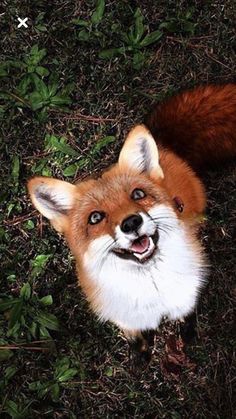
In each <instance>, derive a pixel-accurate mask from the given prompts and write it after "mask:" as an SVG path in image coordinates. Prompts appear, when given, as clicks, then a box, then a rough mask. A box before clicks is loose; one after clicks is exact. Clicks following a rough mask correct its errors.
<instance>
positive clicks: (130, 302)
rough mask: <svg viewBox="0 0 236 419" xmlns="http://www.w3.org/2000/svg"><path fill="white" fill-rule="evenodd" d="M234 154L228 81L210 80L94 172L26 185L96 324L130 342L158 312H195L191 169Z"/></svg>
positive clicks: (197, 282) (200, 260) (195, 207)
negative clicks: (58, 237)
mask: <svg viewBox="0 0 236 419" xmlns="http://www.w3.org/2000/svg"><path fill="white" fill-rule="evenodd" d="M235 156H236V84H227V85H224V86H213V85H210V86H205V87H198V88H195V89H193V90H190V91H186V92H183V93H181V94H179V95H177V96H175V97H172V98H171V99H168V100H167V101H165V102H164V103H162V104H158V105H157V107H156V108H155V109H154V110H153V112H152V113H151V114H150V116H149V117H148V118H147V119H146V123H145V125H138V126H136V127H134V128H133V129H132V130H131V132H130V133H129V135H128V137H127V139H126V141H125V143H124V146H123V148H122V150H121V153H120V156H119V159H118V162H117V164H115V165H113V166H112V167H110V168H109V169H108V170H106V171H105V172H104V173H103V174H102V175H101V177H99V178H97V179H96V178H94V179H89V180H85V181H83V182H81V183H78V184H76V185H72V184H70V183H67V182H64V181H61V180H56V179H50V178H47V177H35V178H33V179H31V180H30V181H29V183H28V188H29V193H30V196H31V199H32V202H33V204H34V205H35V207H36V208H37V209H38V210H39V211H40V212H41V213H42V214H43V215H44V216H45V217H47V218H48V219H49V220H50V222H51V223H52V225H53V226H54V227H55V229H56V230H58V231H59V232H60V233H63V234H64V236H65V238H66V240H67V243H68V245H69V247H70V249H71V251H72V253H73V254H74V256H75V259H76V265H77V272H78V278H79V283H80V285H81V287H82V289H83V292H84V293H85V295H86V297H87V300H88V301H89V303H90V305H91V307H92V309H93V311H94V312H95V313H96V314H97V316H98V317H99V318H100V319H101V320H102V321H110V322H113V323H114V324H116V325H117V326H118V327H120V328H121V329H123V330H124V332H125V334H126V336H128V337H129V338H130V339H135V338H140V337H141V336H142V332H144V331H146V330H150V329H156V328H157V327H158V325H159V324H160V322H161V320H162V319H163V317H168V318H169V319H170V320H175V319H180V318H183V317H185V316H187V315H188V314H190V313H191V312H192V311H193V310H194V308H195V305H196V302H197V299H198V295H199V292H200V291H201V288H202V286H203V284H204V282H205V280H206V270H207V269H206V259H205V255H204V251H203V249H202V246H201V243H200V241H199V238H198V234H197V233H198V227H199V225H200V223H201V220H202V215H203V214H204V210H205V205H206V195H205V190H204V186H203V184H202V181H201V180H200V178H199V177H198V175H197V174H196V172H197V173H198V174H201V171H202V168H203V166H205V167H208V166H209V165H215V166H217V165H218V163H219V162H220V161H222V160H225V159H228V158H234V157H235ZM193 169H194V170H193ZM144 346H145V345H144ZM144 346H142V350H144Z"/></svg>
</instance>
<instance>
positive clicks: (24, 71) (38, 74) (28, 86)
mask: <svg viewBox="0 0 236 419" xmlns="http://www.w3.org/2000/svg"><path fill="white" fill-rule="evenodd" d="M46 55H47V51H46V49H45V48H43V49H40V48H39V47H38V45H34V46H33V47H32V48H31V49H30V51H29V53H28V54H25V56H24V57H23V59H22V60H21V61H20V60H8V61H6V62H4V63H2V64H1V65H0V76H1V75H2V77H4V76H8V74H9V72H10V70H11V69H12V68H16V69H18V70H19V71H20V76H19V77H18V80H19V82H18V84H17V85H15V87H14V89H13V91H11V92H10V91H1V92H0V99H2V100H4V103H5V105H2V106H1V112H2V113H4V111H5V110H6V109H7V107H10V108H11V107H20V108H30V109H31V110H32V111H35V112H37V116H38V119H40V120H41V121H42V120H45V119H46V118H47V111H48V109H49V108H52V107H58V108H63V107H65V106H67V105H70V104H71V102H72V101H71V98H70V94H71V92H72V90H73V87H74V85H73V83H70V84H68V85H67V86H65V87H64V88H62V89H61V87H60V84H59V81H58V78H57V77H56V76H55V74H53V73H50V71H49V70H48V69H47V68H46V67H44V66H42V65H41V61H42V60H43V59H44V58H45V57H46Z"/></svg>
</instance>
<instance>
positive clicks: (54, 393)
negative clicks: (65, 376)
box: [50, 383, 60, 403]
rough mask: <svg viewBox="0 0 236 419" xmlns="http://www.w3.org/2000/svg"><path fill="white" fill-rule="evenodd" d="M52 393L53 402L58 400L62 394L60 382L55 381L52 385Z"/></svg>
mask: <svg viewBox="0 0 236 419" xmlns="http://www.w3.org/2000/svg"><path fill="white" fill-rule="evenodd" d="M50 393H51V395H52V400H53V402H55V403H56V402H58V400H59V395H60V386H59V384H58V383H54V384H52V385H51V387H50Z"/></svg>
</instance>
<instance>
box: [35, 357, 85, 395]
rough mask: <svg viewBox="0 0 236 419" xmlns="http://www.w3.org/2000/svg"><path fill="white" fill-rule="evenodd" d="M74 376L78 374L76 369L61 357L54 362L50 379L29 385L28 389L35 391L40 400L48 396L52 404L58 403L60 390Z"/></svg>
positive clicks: (66, 358)
mask: <svg viewBox="0 0 236 419" xmlns="http://www.w3.org/2000/svg"><path fill="white" fill-rule="evenodd" d="M76 374H78V369H77V368H75V367H73V366H72V362H71V360H70V359H69V358H68V357H63V358H61V359H57V360H56V362H55V364H54V367H53V376H52V378H51V379H49V380H44V381H41V380H38V381H34V382H33V383H31V384H29V389H30V390H32V391H36V392H37V396H38V397H39V398H40V399H42V398H44V397H45V396H46V395H48V396H49V397H51V399H52V400H53V401H54V402H58V400H59V396H60V389H61V388H62V387H64V386H65V383H67V382H68V381H70V380H71V378H73V377H74V376H75V375H76Z"/></svg>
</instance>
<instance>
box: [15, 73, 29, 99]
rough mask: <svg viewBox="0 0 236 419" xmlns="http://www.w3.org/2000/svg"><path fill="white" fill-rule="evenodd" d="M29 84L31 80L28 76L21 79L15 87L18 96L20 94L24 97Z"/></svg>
mask: <svg viewBox="0 0 236 419" xmlns="http://www.w3.org/2000/svg"><path fill="white" fill-rule="evenodd" d="M31 82H32V79H31V76H30V75H29V74H27V75H26V76H25V77H23V79H22V80H21V81H20V83H19V84H18V86H17V91H18V92H19V94H21V95H22V96H25V95H26V93H27V90H28V87H29V85H30V83H31Z"/></svg>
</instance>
